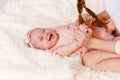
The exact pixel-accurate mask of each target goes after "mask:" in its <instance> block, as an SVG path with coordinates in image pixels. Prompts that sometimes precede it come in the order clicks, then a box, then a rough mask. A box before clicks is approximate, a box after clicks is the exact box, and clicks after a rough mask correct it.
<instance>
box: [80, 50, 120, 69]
mask: <svg viewBox="0 0 120 80" xmlns="http://www.w3.org/2000/svg"><path fill="white" fill-rule="evenodd" d="M114 57H119V58H120V55H118V54H115V53H110V52H105V51H101V50H93V51H89V52H88V53H86V54H85V55H84V56H83V59H82V60H83V64H84V65H85V66H88V67H91V66H94V65H96V64H98V63H99V62H101V61H103V60H105V59H109V58H114Z"/></svg>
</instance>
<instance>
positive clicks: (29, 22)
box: [0, 0, 120, 80]
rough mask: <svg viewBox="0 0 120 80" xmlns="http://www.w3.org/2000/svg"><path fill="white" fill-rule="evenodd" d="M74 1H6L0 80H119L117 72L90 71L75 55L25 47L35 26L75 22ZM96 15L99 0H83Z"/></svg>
mask: <svg viewBox="0 0 120 80" xmlns="http://www.w3.org/2000/svg"><path fill="white" fill-rule="evenodd" d="M76 2H77V0H9V1H8V2H7V3H5V4H4V5H3V6H1V7H0V80H120V74H119V73H113V72H100V71H94V70H90V69H89V68H86V67H84V66H83V65H82V64H81V59H80V57H79V56H75V55H72V56H70V57H60V56H58V55H55V54H52V53H50V52H48V51H41V50H36V49H33V48H28V47H27V46H26V45H25V43H24V37H25V35H26V33H27V32H28V31H29V30H30V29H31V28H35V27H52V26H59V25H65V24H68V23H71V22H74V21H75V20H76V19H77V15H78V13H77V8H76ZM86 2H87V6H89V7H90V8H91V9H92V10H94V11H95V12H96V13H99V12H101V11H102V10H104V6H103V3H102V0H86Z"/></svg>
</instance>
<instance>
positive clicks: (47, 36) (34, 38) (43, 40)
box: [30, 28, 59, 50]
mask: <svg viewBox="0 0 120 80" xmlns="http://www.w3.org/2000/svg"><path fill="white" fill-rule="evenodd" d="M30 39H31V44H32V46H33V47H34V48H37V49H43V50H45V49H50V48H52V47H53V46H54V45H55V44H56V43H57V41H58V39H59V36H58V34H57V32H56V31H55V30H52V29H42V28H35V29H33V30H32V32H31V34H30Z"/></svg>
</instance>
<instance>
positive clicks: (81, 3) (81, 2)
mask: <svg viewBox="0 0 120 80" xmlns="http://www.w3.org/2000/svg"><path fill="white" fill-rule="evenodd" d="M83 8H84V9H85V10H86V11H87V12H88V13H89V14H90V15H91V16H93V17H94V18H96V24H97V25H98V26H99V27H106V24H107V23H108V21H105V20H103V19H102V18H100V17H98V16H97V15H96V14H95V13H94V12H93V11H92V10H91V9H89V8H88V7H86V5H85V0H78V2H77V10H78V13H79V16H78V21H79V24H82V23H84V20H83V18H82V15H81V14H82V12H83Z"/></svg>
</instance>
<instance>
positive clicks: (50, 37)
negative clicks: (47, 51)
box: [48, 33, 53, 41]
mask: <svg viewBox="0 0 120 80" xmlns="http://www.w3.org/2000/svg"><path fill="white" fill-rule="evenodd" d="M52 39H53V34H52V33H50V34H49V35H48V41H51V40H52Z"/></svg>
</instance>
